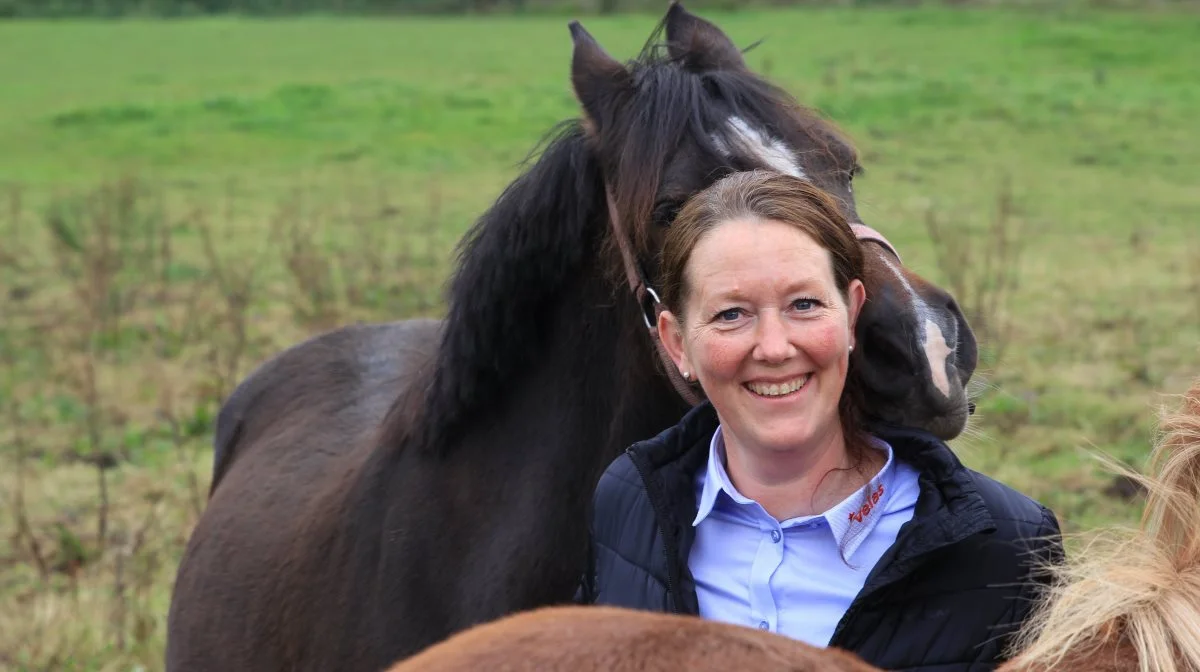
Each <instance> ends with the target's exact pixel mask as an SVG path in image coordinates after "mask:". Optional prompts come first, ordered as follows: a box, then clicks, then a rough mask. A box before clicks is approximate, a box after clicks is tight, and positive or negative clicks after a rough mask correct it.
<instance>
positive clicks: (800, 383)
mask: <svg viewBox="0 0 1200 672" xmlns="http://www.w3.org/2000/svg"><path fill="white" fill-rule="evenodd" d="M809 378H812V374H811V373H809V374H805V375H804V376H802V377H800V378H797V379H795V380H789V381H788V382H786V383H770V384H767V383H746V387H747V388H748V389H749V390H750V391H751V392H753V393H755V394H760V395H762V396H764V397H782V396H783V395H785V394H791V393H792V392H795V391H796V390H798V389H800V388H802V387H804V384H805V383H807V382H808V379H809Z"/></svg>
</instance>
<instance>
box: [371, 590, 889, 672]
mask: <svg viewBox="0 0 1200 672" xmlns="http://www.w3.org/2000/svg"><path fill="white" fill-rule="evenodd" d="M499 669H503V670H508V671H509V672H534V671H535V670H538V671H550V672H592V671H594V670H595V671H598V670H604V671H605V672H634V671H635V670H636V671H639V672H668V671H669V672H675V671H676V670H691V671H693V672H728V671H729V670H765V671H771V672H783V671H785V670H786V671H789V672H817V671H818V670H819V671H822V672H880V671H879V670H878V669H877V668H874V667H871V666H870V665H868V664H866V663H865V662H863V661H862V660H861V659H859V658H858V657H856V656H854V655H852V654H850V653H847V652H845V651H841V650H838V649H821V648H817V647H814V646H809V645H808V644H805V643H803V642H800V641H797V640H794V639H790V638H788V637H784V636H782V635H776V634H772V633H769V632H762V631H759V630H755V629H751V628H748V627H741V626H736V625H730V624H728V623H720V622H717V621H711V620H705V619H701V618H698V617H695V616H677V615H673V614H660V613H651V612H646V611H635V610H630V609H623V608H618V607H607V606H605V607H600V606H588V607H577V606H571V607H549V608H541V609H536V610H533V611H527V612H523V613H518V614H515V615H512V616H509V617H507V618H504V619H500V620H498V621H493V622H490V623H487V624H484V625H480V626H476V627H474V628H472V629H470V630H467V631H464V632H461V633H459V634H457V635H455V636H453V637H451V638H450V639H448V640H445V641H443V642H441V643H439V644H435V645H434V646H431V647H429V648H428V649H426V650H425V651H423V652H421V653H419V654H417V655H416V656H413V657H412V658H409V659H407V660H404V661H401V662H399V663H398V664H396V665H394V666H392V668H391V669H390V670H389V671H388V672H474V671H475V670H499Z"/></svg>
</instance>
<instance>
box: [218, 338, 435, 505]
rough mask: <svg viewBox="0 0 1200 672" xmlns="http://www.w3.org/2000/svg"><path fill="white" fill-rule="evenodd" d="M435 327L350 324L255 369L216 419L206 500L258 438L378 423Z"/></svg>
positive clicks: (429, 347)
mask: <svg viewBox="0 0 1200 672" xmlns="http://www.w3.org/2000/svg"><path fill="white" fill-rule="evenodd" d="M440 325H441V323H440V322H439V321H437V320H429V319H420V320H403V321H397V322H387V323H383V324H360V325H351V326H347V327H342V328H340V329H336V330H334V331H329V332H326V333H323V334H319V335H317V336H314V337H312V338H310V339H308V340H305V341H303V342H301V343H298V344H296V345H294V346H292V347H290V348H288V349H287V350H284V351H283V352H281V353H279V354H278V355H276V356H274V357H272V358H271V359H268V360H267V361H266V362H264V363H263V364H261V365H260V366H259V367H258V368H257V369H255V370H254V371H253V372H251V373H250V374H249V375H248V376H246V378H245V379H243V380H242V382H241V383H239V384H238V386H237V387H236V388H235V389H234V391H233V392H232V393H231V394H230V395H229V397H228V398H227V399H226V400H225V402H224V404H222V406H221V410H220V412H219V413H218V415H217V423H216V428H215V432H214V436H213V475H212V486H211V488H210V495H211V494H212V493H213V492H214V491H215V490H216V488H217V486H218V485H219V484H220V482H221V480H222V478H223V476H224V475H225V474H226V473H227V472H228V471H229V469H230V467H231V466H232V465H233V463H234V462H235V461H237V459H238V458H240V457H241V456H242V455H243V454H244V452H245V450H247V449H249V448H250V447H252V446H254V445H255V444H256V441H257V439H259V438H260V437H263V436H268V435H272V434H277V433H278V432H280V431H282V430H284V429H286V428H288V427H292V428H295V427H303V426H306V425H325V424H327V423H331V422H338V423H347V424H351V425H353V426H356V427H363V426H373V424H375V423H378V421H379V420H380V419H382V417H383V414H385V413H386V412H387V409H388V407H389V406H390V404H391V402H392V401H393V400H394V399H395V396H396V395H397V394H398V393H399V391H400V386H402V385H403V384H404V383H405V381H406V379H407V378H409V377H411V376H412V375H413V374H414V373H415V368H417V367H419V366H420V365H421V364H423V363H425V362H427V361H428V360H429V357H430V356H431V354H432V352H433V348H434V346H435V345H436V341H437V335H438V330H439V329H440Z"/></svg>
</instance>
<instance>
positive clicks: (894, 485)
mask: <svg viewBox="0 0 1200 672" xmlns="http://www.w3.org/2000/svg"><path fill="white" fill-rule="evenodd" d="M872 438H873V441H874V444H875V446H876V447H877V448H879V449H880V450H883V451H884V452H886V453H887V462H886V463H885V464H884V466H883V469H881V470H880V472H879V474H877V475H876V476H875V477H874V478H873V479H871V481H870V484H869V488H863V489H861V490H857V491H855V492H854V493H853V494H851V495H850V496H849V497H847V498H846V499H845V500H843V501H842V502H841V503H839V504H837V505H836V506H834V507H833V508H831V509H829V510H828V511H826V512H825V513H823V514H819V515H812V516H800V517H797V518H792V519H789V520H785V521H782V522H780V521H778V520H776V519H775V518H774V517H772V516H771V515H770V514H768V513H767V512H766V510H765V509H763V508H762V506H760V505H759V504H758V503H757V502H755V501H754V500H751V499H748V498H747V497H745V496H744V495H742V494H741V493H739V492H738V491H737V489H736V488H734V487H733V483H732V482H731V481H730V480H729V475H728V474H727V473H726V471H725V466H724V462H725V459H724V458H725V441H724V438H723V434H722V432H721V429H720V428H719V427H718V428H717V431H716V433H715V434H713V438H712V442H711V444H710V445H709V452H708V468H707V469H705V470H704V471H702V472H701V473H700V475H699V476H698V477H697V484H696V486H697V487H696V489H697V498H698V504H699V511H698V512H697V514H696V520H695V521H693V523H692V525H693V526H694V527H695V528H696V540H695V543H694V544H693V546H692V550H691V554H690V557H689V559H688V566H689V568H690V569H691V571H692V575H693V576H694V577H695V579H696V595H697V597H698V599H699V602H700V615H701V616H702V617H704V618H709V619H713V620H718V621H725V622H729V623H735V624H738V625H745V626H750V627H754V628H761V629H763V630H770V631H772V632H777V633H779V634H782V635H787V636H788V637H792V638H794V639H798V640H801V641H804V642H807V643H809V644H812V645H814V646H827V645H828V644H829V640H830V638H831V637H832V636H833V631H834V629H835V628H836V627H837V624H838V621H840V620H841V618H842V615H843V614H845V613H846V609H847V608H849V606H850V603H851V602H853V600H854V598H855V596H857V595H858V592H859V591H860V590H861V589H862V587H863V584H864V583H865V582H866V579H867V575H868V574H869V573H870V572H871V569H872V568H873V567H874V566H875V564H876V563H877V562H879V558H880V557H882V556H883V554H884V552H885V551H886V550H887V549H888V547H890V546H891V545H892V543H893V542H895V540H896V535H897V533H899V531H900V526H901V525H903V524H904V523H906V522H907V521H908V520H909V519H911V518H912V515H913V510H914V508H915V506H916V502H917V494H918V492H919V490H918V483H917V480H918V474H917V471H916V469H914V468H913V467H911V466H910V465H908V464H905V463H903V462H900V461H897V460H895V459H894V456H893V454H892V447H891V446H890V445H888V444H887V443H886V442H885V441H882V440H880V439H877V438H874V437H872ZM839 544H840V545H843V548H842V549H841V550H839V548H838V547H839ZM843 553H844V557H845V561H843Z"/></svg>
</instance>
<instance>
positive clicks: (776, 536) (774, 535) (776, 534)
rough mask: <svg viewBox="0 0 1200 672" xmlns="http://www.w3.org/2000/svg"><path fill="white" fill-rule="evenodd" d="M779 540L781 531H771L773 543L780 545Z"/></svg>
mask: <svg viewBox="0 0 1200 672" xmlns="http://www.w3.org/2000/svg"><path fill="white" fill-rule="evenodd" d="M779 539H780V535H779V530H771V541H773V542H775V543H777V544H778V543H779Z"/></svg>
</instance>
